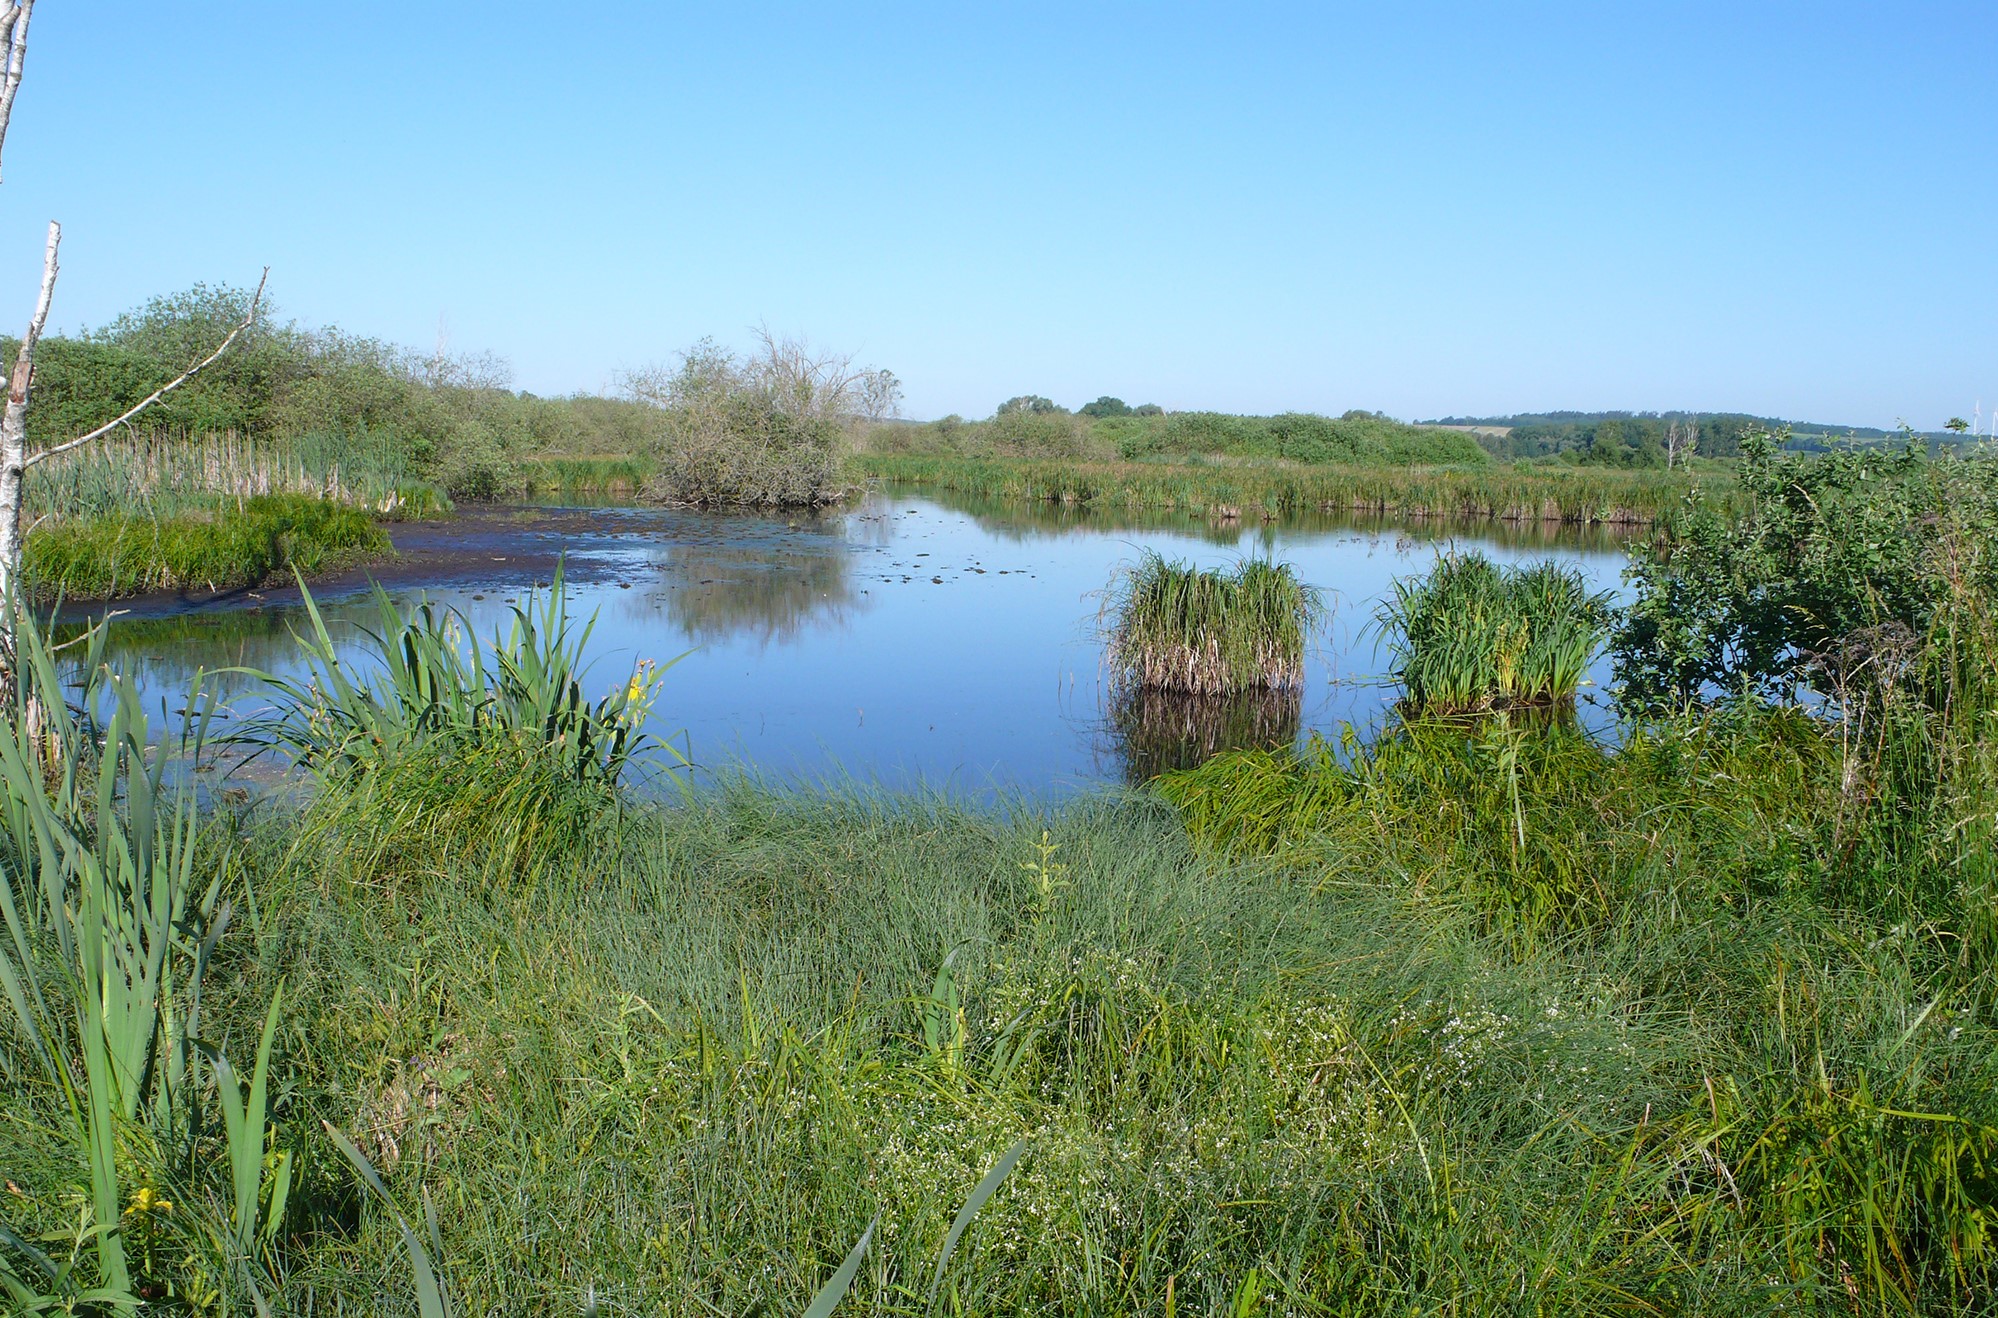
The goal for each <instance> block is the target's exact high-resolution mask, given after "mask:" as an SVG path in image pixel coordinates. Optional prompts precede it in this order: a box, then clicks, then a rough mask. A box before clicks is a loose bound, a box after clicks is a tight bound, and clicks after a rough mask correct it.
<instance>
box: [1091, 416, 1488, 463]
mask: <svg viewBox="0 0 1998 1318" xmlns="http://www.w3.org/2000/svg"><path fill="white" fill-rule="evenodd" d="M1103 429H1104V431H1105V433H1106V434H1108V435H1109V436H1110V437H1111V438H1112V439H1113V440H1114V442H1115V443H1116V445H1117V452H1118V456H1120V457H1123V458H1126V459H1135V458H1159V457H1181V458H1184V457H1190V456H1193V455H1196V454H1225V455H1227V456H1231V457H1252V458H1284V459H1288V460H1289V461H1292V462H1307V463H1366V464H1380V465H1389V466H1406V465H1424V466H1433V465H1442V464H1457V465H1464V466H1472V467H1481V466H1484V465H1485V464H1486V463H1487V462H1489V461H1490V459H1489V457H1487V455H1486V453H1485V451H1484V449H1483V448H1481V447H1479V445H1478V442H1477V441H1476V440H1475V439H1473V438H1471V436H1469V435H1466V434H1462V433H1460V432H1458V431H1454V430H1438V429H1435V428H1433V427H1423V426H1410V425H1404V424H1402V423H1401V422H1399V421H1393V420H1389V419H1388V418H1386V417H1380V416H1375V415H1373V414H1372V413H1359V414H1354V413H1351V412H1348V413H1347V414H1346V415H1345V416H1343V417H1339V418H1337V419H1334V418H1331V417H1323V416H1317V415H1315V414H1312V413H1307V412H1285V413H1283V414H1281V415H1279V416H1231V415H1228V414H1226V413H1222V412H1174V413H1172V414H1170V415H1165V416H1157V417H1136V416H1133V417H1130V418H1124V419H1118V420H1115V421H1113V422H1111V423H1109V424H1108V425H1106V426H1105V427H1103Z"/></svg>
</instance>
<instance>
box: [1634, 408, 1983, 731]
mask: <svg viewBox="0 0 1998 1318" xmlns="http://www.w3.org/2000/svg"><path fill="white" fill-rule="evenodd" d="M1738 481H1739V491H1740V497H1739V498H1738V499H1737V500H1736V501H1735V502H1734V503H1733V505H1732V506H1731V507H1729V508H1726V509H1723V508H1720V507H1716V506H1714V505H1713V504H1712V503H1710V502H1709V501H1707V500H1706V499H1704V498H1702V497H1700V496H1699V495H1698V494H1697V493H1696V494H1695V495H1694V497H1692V498H1691V499H1690V500H1689V501H1688V503H1687V505H1686V507H1685V508H1684V509H1683V510H1682V511H1681V512H1680V513H1679V514H1677V515H1676V516H1675V517H1674V518H1673V520H1672V521H1671V523H1670V524H1669V526H1668V528H1667V533H1666V534H1665V535H1664V536H1662V537H1660V538H1659V539H1658V540H1657V541H1656V542H1655V543H1653V544H1652V545H1649V546H1647V547H1644V548H1642V549H1641V550H1640V551H1639V553H1638V555H1637V560H1636V563H1635V564H1634V566H1633V568H1632V571H1631V582H1632V585H1633V586H1634V587H1635V589H1636V593H1637V598H1636V601H1635V602H1634V604H1633V605H1632V606H1631V609H1630V611H1629V615H1628V617H1627V618H1626V620H1625V621H1624V623H1623V625H1622V626H1621V628H1620V629H1619V631H1618V635H1617V638H1616V643H1615V650H1616V656H1617V672H1618V679H1619V681H1620V683H1621V684H1622V689H1623V692H1624V697H1625V699H1627V700H1629V701H1632V702H1635V703H1637V704H1639V705H1642V706H1647V707H1654V708H1655V707H1660V706H1665V705H1672V704H1682V703H1686V702H1690V701H1696V700H1700V699H1703V698H1708V697H1711V696H1715V695H1722V696H1725V695H1730V694H1734V693H1738V692H1742V691H1749V692H1753V693H1756V694H1759V695H1767V696H1777V697H1785V698H1787V697H1788V696H1790V695H1792V694H1794V692H1795V690H1796V688H1797V687H1798V686H1799V685H1802V684H1811V685H1815V686H1817V687H1818V688H1819V689H1820V691H1822V692H1823V693H1825V694H1835V693H1836V692H1838V691H1840V690H1844V689H1848V688H1850V687H1851V686H1852V685H1853V683H1854V681H1855V680H1858V679H1860V678H1862V677H1864V678H1866V679H1867V681H1869V682H1875V683H1877V682H1886V683H1888V684H1890V685H1891V684H1893V683H1894V682H1896V681H1900V680H1903V679H1912V680H1914V681H1917V682H1919V683H1923V684H1924V685H1926V686H1927V687H1931V688H1934V687H1936V686H1937V684H1938V683H1945V682H1947V681H1949V680H1950V679H1949V678H1948V676H1947V675H1946V674H1941V673H1931V674H1924V673H1921V672H1919V671H1915V672H1910V671H1908V669H1909V661H1910V659H1911V658H1912V657H1913V656H1914V655H1915V653H1916V652H1917V651H1918V650H1922V649H1924V648H1932V643H1933V642H1934V641H1936V640H1940V639H1941V638H1940V637H1938V633H1939V632H1947V631H1949V630H1950V629H1951V628H1952V627H1953V626H1955V624H1957V623H1959V622H1963V621H1967V620H1968V619H1969V618H1970V617H1972V616H1973V614H1974V612H1975V609H1976V602H1977V601H1978V600H1983V601H1988V600H1989V599H1990V598H1991V591H1992V588H1993V585H1994V583H1998V552H1994V549H1998V461H1994V460H1993V459H1991V458H1990V457H1982V456H1976V457H1969V458H1963V459H1940V460H1937V461H1934V462H1931V461H1929V460H1927V459H1926V458H1924V457H1923V455H1922V454H1921V453H1920V451H1919V450H1917V449H1915V448H1914V447H1912V446H1909V447H1906V448H1903V449H1902V450H1900V451H1898V452H1889V451H1882V450H1853V451H1846V452H1841V453H1834V454H1828V455H1825V456H1822V457H1807V456H1804V455H1800V454H1786V453H1782V452H1780V451H1779V450H1778V448H1777V440H1776V437H1773V436H1767V435H1765V436H1760V437H1755V438H1752V439H1751V440H1750V441H1749V442H1748V445H1747V449H1746V455H1745V456H1744V458H1743V460H1742V462H1741V470H1740V475H1739V478H1738ZM1986 607H1988V605H1987V606H1986ZM1932 694H1933V695H1934V696H1935V697H1936V698H1937V699H1940V698H1941V694H1942V693H1941V691H1940V690H1939V689H1938V690H1934V691H1933V692H1932Z"/></svg>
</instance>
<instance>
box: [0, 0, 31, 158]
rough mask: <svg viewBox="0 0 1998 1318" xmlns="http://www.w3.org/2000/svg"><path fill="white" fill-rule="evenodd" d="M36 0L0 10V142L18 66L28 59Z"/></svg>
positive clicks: (19, 0) (16, 87)
mask: <svg viewBox="0 0 1998 1318" xmlns="http://www.w3.org/2000/svg"><path fill="white" fill-rule="evenodd" d="M34 8H35V0H14V3H12V4H10V5H8V6H7V7H6V9H5V10H4V11H0V35H4V37H5V39H6V42H7V68H6V72H5V73H4V74H0V144H4V143H5V142H6V141H7V121H8V120H10V119H12V118H13V117H14V93H15V92H17V91H19V90H20V89H21V70H22V68H23V67H25V65H26V64H27V59H28V18H29V17H30V15H31V14H32V13H33V12H34Z"/></svg>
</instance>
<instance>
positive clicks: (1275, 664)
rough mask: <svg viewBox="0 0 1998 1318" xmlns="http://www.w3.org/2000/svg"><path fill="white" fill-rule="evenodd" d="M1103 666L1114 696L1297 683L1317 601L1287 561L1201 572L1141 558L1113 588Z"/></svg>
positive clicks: (1319, 611)
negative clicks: (1142, 690) (1113, 683)
mask: <svg viewBox="0 0 1998 1318" xmlns="http://www.w3.org/2000/svg"><path fill="white" fill-rule="evenodd" d="M1105 612H1106V613H1107V614H1109V615H1110V616H1111V617H1112V618H1113V619H1114V621H1113V623H1112V624H1111V627H1110V636H1109V642H1110V645H1109V655H1108V660H1109V664H1110V669H1111V672H1112V674H1113V675H1114V678H1115V681H1116V683H1117V685H1118V686H1119V687H1120V688H1122V689H1127V690H1128V689H1131V688H1145V689H1149V690H1157V691H1179V692H1185V693H1188V694H1191V695H1203V696H1217V695H1226V694H1228V693H1230V692H1236V691H1255V690H1272V691H1288V690H1292V689H1295V688H1297V687H1301V686H1302V685H1303V684H1304V638H1305V636H1306V635H1307V634H1308V633H1309V632H1310V631H1311V629H1312V628H1313V627H1315V626H1316V625H1317V624H1318V621H1319V620H1320V619H1321V618H1322V617H1323V616H1324V613H1325V603H1324V595H1323V593H1322V592H1320V591H1319V590H1318V589H1316V588H1315V587H1312V586H1308V585H1306V584H1305V583H1304V582H1302V581H1300V580H1298V577H1297V572H1296V571H1295V569H1293V568H1292V567H1291V566H1290V565H1289V564H1287V563H1273V562H1270V561H1269V560H1267V559H1259V558H1249V559H1244V560H1242V561H1241V562H1239V563H1237V564H1236V565H1235V566H1234V567H1233V568H1228V569H1211V570H1203V569H1200V568H1196V567H1194V566H1192V565H1191V564H1189V563H1183V562H1168V561H1166V560H1165V559H1164V558H1162V557H1160V556H1159V555H1158V554H1157V553H1151V552H1148V553H1146V555H1145V556H1144V557H1143V558H1142V559H1140V560H1139V562H1138V565H1137V566H1136V567H1134V568H1131V569H1129V570H1128V571H1127V572H1125V573H1124V574H1123V576H1122V577H1121V578H1120V579H1119V580H1118V581H1117V582H1116V583H1115V584H1114V585H1113V586H1112V588H1111V593H1110V600H1109V603H1108V605H1107V606H1106V609H1105Z"/></svg>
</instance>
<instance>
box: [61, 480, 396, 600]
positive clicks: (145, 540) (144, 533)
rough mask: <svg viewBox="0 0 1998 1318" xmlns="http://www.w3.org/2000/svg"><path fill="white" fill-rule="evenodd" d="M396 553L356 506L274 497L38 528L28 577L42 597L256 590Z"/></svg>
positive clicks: (310, 498)
mask: <svg viewBox="0 0 1998 1318" xmlns="http://www.w3.org/2000/svg"><path fill="white" fill-rule="evenodd" d="M391 550H392V547H391V545H390V543H389V538H388V536H387V535H386V534H385V533H384V532H383V531H382V529H381V528H380V527H378V526H377V525H375V522H374V519H373V518H372V517H370V516H369V515H368V514H367V513H366V512H363V511H361V510H360V509H358V508H353V507H350V506H348V505H345V504H340V503H336V502H334V501H332V500H330V499H321V498H318V497H315V496H311V495H301V494H269V495H260V496H258V497H256V498H252V499H245V500H243V501H242V502H241V503H240V504H238V503H233V502H231V503H225V504H222V505H220V506H218V507H215V508H213V509H210V510H208V511H205V512H192V513H181V514H178V515H175V516H172V517H165V518H155V517H152V516H150V515H147V514H144V513H139V514H136V515H134V514H125V513H120V514H110V515H106V516H103V517H100V518H96V519H93V520H88V521H77V520H72V521H65V522H57V523H55V524H54V525H51V526H45V527H39V528H36V529H35V530H33V531H31V532H29V534H28V539H27V546H26V549H25V551H24V552H23V555H22V574H23V576H24V577H25V579H26V581H27V584H28V589H29V590H30V591H31V592H32V594H33V595H34V597H35V598H36V599H41V600H48V599H54V598H55V597H57V596H59V595H60V596H66V597H68V598H70V599H86V600H100V599H116V598H119V597H121V596H127V595H139V594H145V593H147V592H151V591H166V590H177V591H222V590H233V589H238V588H241V587H246V586H258V585H262V584H264V583H265V582H268V581H271V580H274V579H277V578H278V577H280V576H282V575H283V574H286V573H289V572H298V573H301V574H308V575H309V574H314V573H320V572H325V571H330V570H333V569H335V568H338V567H342V566H347V565H351V564H355V563H360V562H365V561H367V560H368V559H370V558H373V557H377V556H380V555H385V554H388V553H390V552H391Z"/></svg>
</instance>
